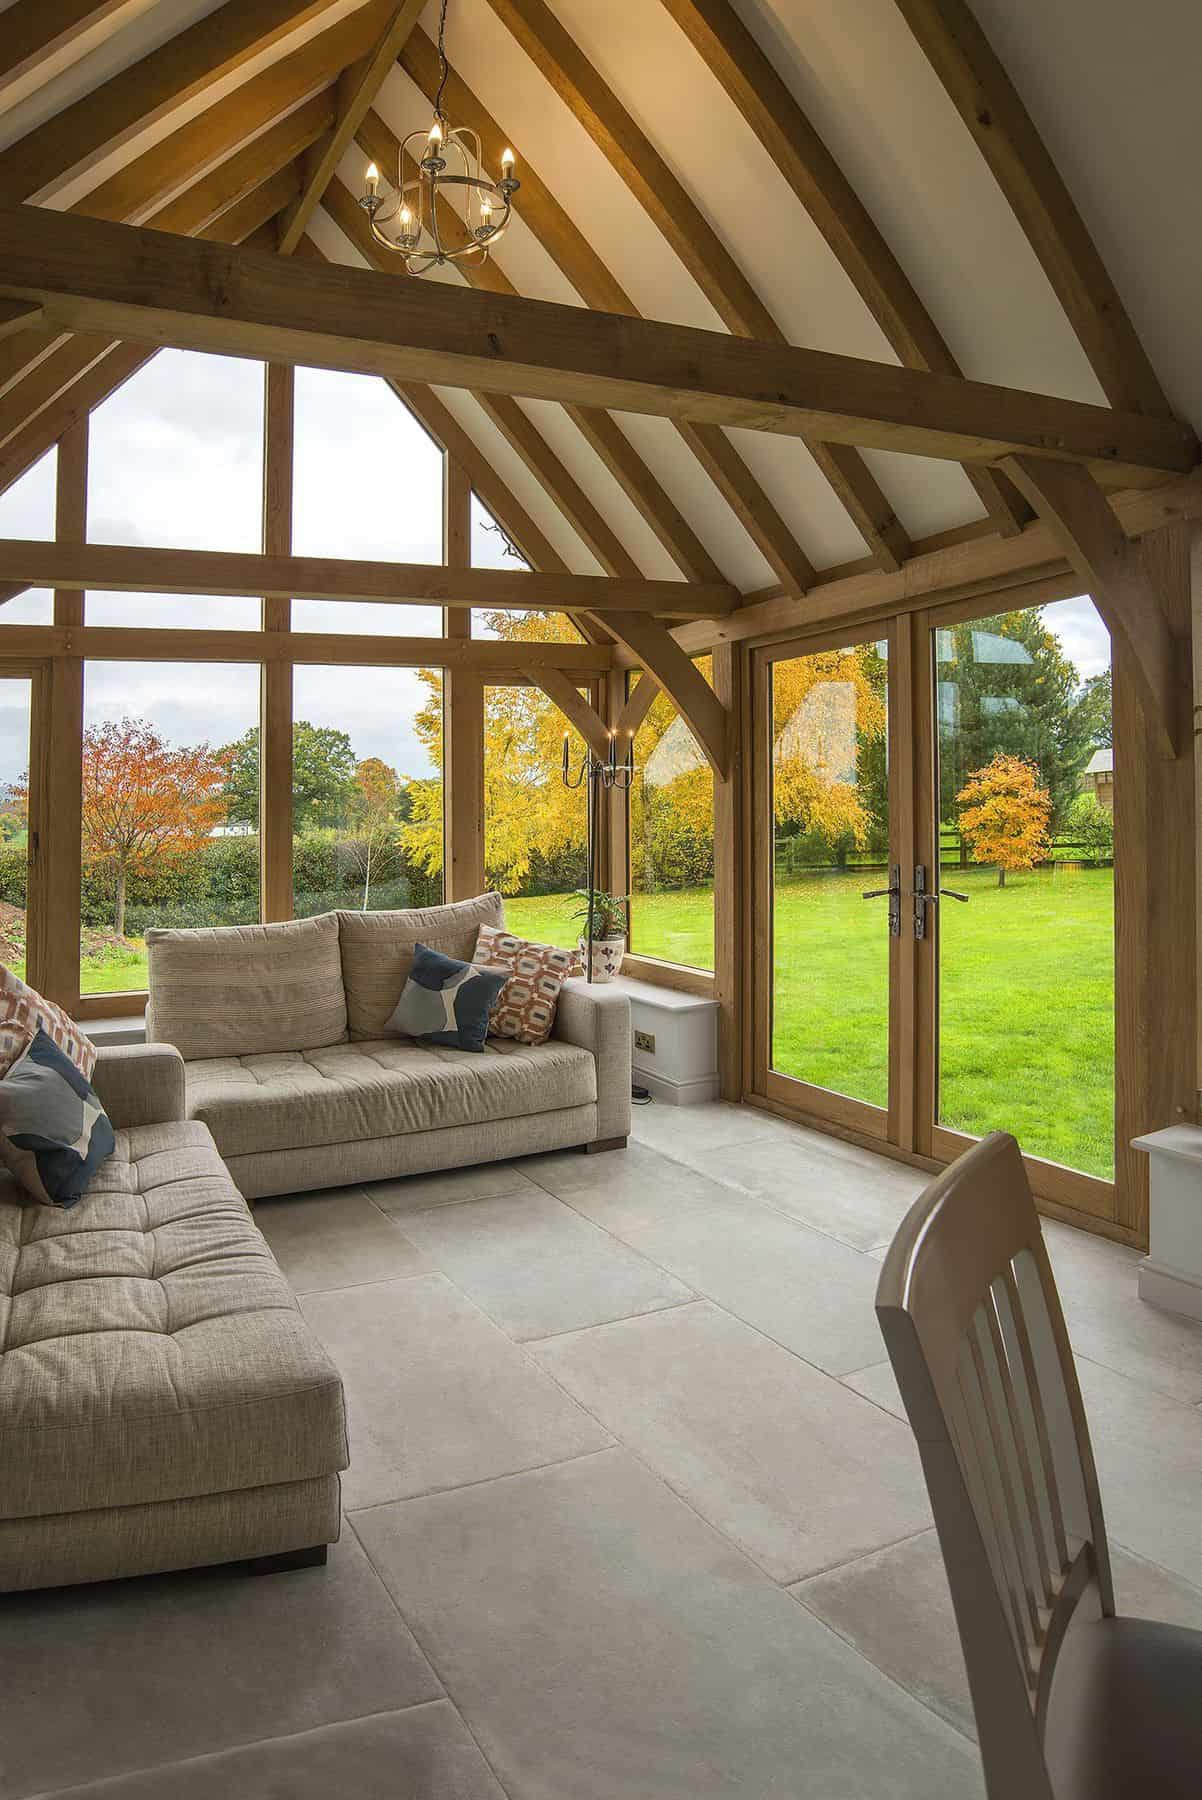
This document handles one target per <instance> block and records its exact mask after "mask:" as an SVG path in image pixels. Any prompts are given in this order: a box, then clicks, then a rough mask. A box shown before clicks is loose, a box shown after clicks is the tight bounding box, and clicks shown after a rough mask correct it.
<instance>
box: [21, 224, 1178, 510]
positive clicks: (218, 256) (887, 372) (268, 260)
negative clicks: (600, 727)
mask: <svg viewBox="0 0 1202 1800" xmlns="http://www.w3.org/2000/svg"><path fill="white" fill-rule="evenodd" d="M0 295H7V296H8V297H9V298H14V299H33V300H37V301H40V302H41V304H42V305H43V306H44V307H45V308H46V314H47V318H48V319H49V320H50V321H51V322H52V324H53V325H54V326H56V327H59V328H61V329H66V330H72V331H107V332H109V333H110V334H111V335H114V336H118V337H122V338H126V339H128V340H130V341H134V342H137V341H141V342H147V341H149V342H152V343H170V344H177V345H180V346H181V347H185V348H194V349H210V350H216V351H218V352H221V353H223V354H227V355H234V356H252V357H256V358H260V357H261V358H266V359H268V360H274V361H294V362H310V363H316V364H319V365H321V366H324V367H329V368H343V369H350V370H355V371H358V372H363V373H368V374H379V375H392V376H396V377H397V378H399V379H402V380H416V381H432V382H435V383H445V384H446V385H447V386H450V387H465V388H470V389H478V390H480V391H481V392H488V393H500V394H512V395H520V396H524V397H527V398H532V399H549V400H558V401H561V402H563V401H567V402H569V403H573V404H580V405H586V406H603V407H606V408H609V409H615V410H618V411H633V412H641V413H646V414H649V415H652V416H659V417H669V418H672V417H675V418H688V419H695V420H701V421H703V422H706V423H710V424H715V423H716V424H730V425H740V426H744V427H746V428H749V429H751V430H759V431H767V432H773V433H779V434H783V435H786V436H798V437H805V436H817V437H819V438H820V439H821V440H823V441H826V442H832V443H852V444H858V445H862V446H866V447H872V448H877V449H882V450H897V451H903V452H907V453H909V454H912V455H916V456H934V457H940V458H945V459H950V460H952V461H955V462H964V461H968V462H974V463H985V464H991V463H998V462H1000V461H1001V460H1002V459H1003V458H1004V457H1007V456H1011V455H1023V454H1026V453H1033V454H1036V455H1048V456H1052V457H1054V458H1056V459H1058V460H1063V461H1068V462H1079V463H1083V464H1085V465H1086V466H1088V467H1090V468H1092V469H1093V470H1094V471H1095V472H1096V473H1097V475H1098V477H1099V479H1100V480H1101V481H1103V482H1104V483H1105V484H1106V485H1108V486H1112V487H1115V486H1139V485H1148V484H1149V483H1150V482H1154V481H1155V480H1157V479H1159V478H1160V477H1162V476H1163V475H1165V474H1179V473H1184V472H1186V471H1188V470H1189V469H1190V468H1192V467H1193V465H1194V462H1195V460H1196V458H1197V455H1198V445H1197V440H1196V439H1195V437H1194V435H1193V433H1192V431H1190V430H1189V428H1188V427H1187V426H1185V425H1182V424H1180V423H1178V422H1177V421H1176V420H1173V419H1163V418H1153V417H1148V416H1146V415H1140V414H1132V413H1120V412H1115V411H1112V410H1111V409H1110V408H1108V407H1101V406H1090V405H1087V404H1085V403H1083V402H1081V401H1075V400H1064V399H1060V398H1058V397H1056V396H1052V395H1045V394H1032V393H1028V392H1026V391H1024V390H1021V389H1016V388H1005V387H997V386H993V385H991V384H989V383H986V382H979V381H965V380H963V379H960V378H958V377H956V376H950V375H937V374H933V373H930V372H929V371H926V370H918V369H903V368H898V367H894V366H893V365H892V364H883V363H874V362H869V361H866V360H863V359H861V358H857V357H850V356H839V355H835V354H832V353H831V352H828V351H817V350H805V349H800V348H796V347H793V346H790V345H783V346H782V345H777V344H761V343H755V342H751V341H747V340H742V339H738V338H733V337H729V336H728V335H727V334H726V333H724V332H710V331H699V330H696V329H694V328H691V327H687V326H680V325H666V324H660V323H658V322H655V321H652V320H647V319H629V318H620V317H615V316H613V315H609V314H603V313H585V312H583V311H581V309H580V308H579V307H575V306H564V305H559V304H555V303H551V302H548V301H541V300H525V299H514V298H510V297H508V296H506V295H500V294H483V293H477V292H473V291H472V290H470V289H454V288H449V287H446V286H441V285H435V286H429V285H423V284H422V283H421V282H416V281H415V282H398V281H396V280H395V279H393V278H392V277H391V276H383V275H380V274H378V273H376V272H375V271H374V270H370V269H354V268H347V267H344V266H342V265H337V266H335V265H333V264H325V265H317V264H312V263H308V264H305V265H304V266H303V267H299V268H298V267H294V266H291V265H289V264H287V263H285V262H283V261H282V260H281V259H280V258H279V257H273V256H264V255H262V254H260V253H258V252H257V251H254V250H249V249H230V248H226V247H224V246H219V245H216V244H211V243H206V242H204V241H202V240H201V239H198V238H181V237H176V236H171V235H168V234H167V233H164V232H155V231H149V230H147V229H145V228H144V227H143V228H140V229H136V230H135V229H131V228H129V227H127V226H119V225H108V224H103V223H100V222H98V221H96V220H92V219H83V218H77V217H74V216H69V215H64V214H62V213H57V212H53V211H51V210H49V209H46V208H41V207H32V208H30V207H24V208H17V209H15V210H11V211H6V212H0Z"/></svg>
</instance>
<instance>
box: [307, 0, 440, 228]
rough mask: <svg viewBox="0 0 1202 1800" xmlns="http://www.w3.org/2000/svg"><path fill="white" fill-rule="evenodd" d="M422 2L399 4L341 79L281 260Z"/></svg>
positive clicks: (314, 205) (314, 208) (403, 0)
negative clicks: (330, 124)
mask: <svg viewBox="0 0 1202 1800" xmlns="http://www.w3.org/2000/svg"><path fill="white" fill-rule="evenodd" d="M425 3H426V0H401V3H400V5H398V6H396V7H394V9H393V11H392V14H391V15H390V17H389V19H388V21H387V23H386V24H385V26H384V29H383V31H382V32H381V34H380V37H379V40H378V41H377V43H376V45H375V48H374V49H373V50H372V52H371V55H370V56H368V57H365V58H364V59H363V61H362V62H360V63H357V64H354V65H352V66H351V67H350V68H348V69H346V70H345V71H344V73H343V79H342V81H341V82H340V84H339V96H338V117H337V123H336V124H335V126H334V129H333V130H332V131H331V132H330V133H329V134H328V135H327V136H326V137H325V138H323V139H322V141H321V142H320V143H319V144H316V145H314V147H313V151H312V154H311V157H310V160H309V163H308V165H307V166H306V169H305V180H304V186H303V187H302V189H301V191H300V193H299V194H298V195H297V197H296V199H295V201H294V202H293V204H292V205H291V206H290V207H289V208H288V210H287V212H286V213H285V214H284V217H283V218H282V220H281V221H280V255H281V256H291V255H292V252H293V251H294V250H295V249H296V247H297V245H298V244H299V243H300V241H301V239H302V238H303V237H304V235H305V232H306V230H307V228H308V225H309V221H310V219H311V218H312V217H313V214H314V213H315V212H316V211H317V208H318V207H319V206H320V205H321V200H322V196H323V194H324V193H325V191H326V189H327V188H328V187H329V185H330V182H331V181H332V180H333V177H334V171H335V170H336V169H337V167H338V164H339V163H340V162H341V161H342V158H343V155H344V154H345V152H346V151H347V150H348V149H349V148H350V146H351V144H352V143H353V142H354V138H355V133H356V132H357V131H358V129H359V127H360V125H361V124H362V123H363V120H364V119H365V118H366V116H367V113H368V112H369V110H370V108H371V104H372V101H373V100H374V99H375V97H376V95H377V93H378V92H379V90H380V88H381V87H382V86H383V84H384V80H385V77H386V76H387V75H388V73H389V71H390V70H391V69H392V66H393V64H394V63H395V62H396V59H397V57H398V56H399V55H400V53H401V51H402V50H403V49H404V47H405V40H406V39H407V38H408V36H409V34H410V32H412V30H413V28H414V26H415V25H416V24H417V21H418V19H419V18H420V16H421V13H422V9H423V7H424V6H425Z"/></svg>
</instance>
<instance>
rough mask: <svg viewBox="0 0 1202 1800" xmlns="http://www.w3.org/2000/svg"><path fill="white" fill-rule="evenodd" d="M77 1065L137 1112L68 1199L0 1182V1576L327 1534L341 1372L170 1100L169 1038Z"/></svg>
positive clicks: (227, 1181)
mask: <svg viewBox="0 0 1202 1800" xmlns="http://www.w3.org/2000/svg"><path fill="white" fill-rule="evenodd" d="M106 1077H107V1079H106ZM94 1080H95V1083H96V1086H97V1088H98V1091H99V1092H100V1094H101V1098H102V1099H103V1100H104V1101H105V1103H106V1106H107V1107H108V1109H109V1112H110V1116H112V1117H113V1118H114V1123H115V1124H117V1125H118V1126H121V1118H122V1114H123V1113H124V1114H125V1116H126V1117H127V1118H128V1117H130V1116H131V1115H132V1116H133V1117H134V1118H135V1119H136V1120H137V1121H138V1122H136V1123H133V1124H127V1125H125V1126H123V1127H121V1128H119V1129H118V1131H117V1148H116V1151H115V1153H114V1155H113V1156H112V1157H111V1158H110V1159H109V1161H108V1162H107V1163H105V1164H104V1165H103V1166H102V1168H101V1169H100V1171H99V1172H98V1174H97V1176H96V1178H95V1180H94V1182H93V1184H92V1187H91V1189H90V1190H89V1192H88V1194H87V1195H86V1197H85V1198H84V1200H82V1201H81V1202H80V1203H79V1204H78V1205H77V1206H75V1207H73V1208H71V1209H70V1210H69V1211H58V1210H56V1209H53V1208H50V1207H45V1206H40V1205H38V1204H37V1203H36V1202H35V1201H32V1200H29V1199H28V1198H26V1197H25V1196H24V1195H23V1194H22V1193H21V1192H20V1190H19V1189H17V1188H16V1187H15V1185H14V1184H12V1183H11V1182H5V1183H3V1184H0V1590H6V1589H14V1588H24V1587H40V1586H44V1585H48V1584H54V1583H62V1582H76V1581H91V1580H101V1579H104V1578H107V1577H109V1576H112V1575H126V1574H137V1573H142V1572H145V1571H147V1570H150V1569H163V1568H172V1567H184V1566H191V1565H194V1564H199V1563H209V1562H224V1561H229V1560H233V1559H235V1558H243V1557H265V1556H273V1555H280V1554H283V1553H287V1552H289V1551H296V1550H300V1549H306V1548H309V1547H312V1546H316V1545H318V1544H324V1543H326V1542H328V1541H330V1540H331V1539H332V1538H335V1537H336V1536H337V1534H338V1471H339V1470H341V1469H343V1468H345V1467H346V1463H347V1447H346V1429H345V1420H344V1412H343V1397H342V1384H341V1381H340V1379H339V1376H338V1372H337V1370H336V1369H335V1368H334V1366H333V1364H332V1363H331V1362H330V1360H329V1358H328V1357H327V1355H326V1353H325V1351H324V1350H323V1349H322V1347H321V1345H320V1344H319V1343H318V1341H317V1339H316V1338H315V1337H314V1336H313V1334H312V1332H311V1331H310V1330H309V1328H308V1326H307V1325H306V1323H305V1321H304V1319H303V1318H302V1316H301V1314H300V1311H299V1309H298V1307H297V1304H296V1301H295V1299H294V1298H293V1296H292V1293H291V1290H290V1289H289V1287H288V1284H287V1282H286V1281H285V1280H284V1277H283V1276H282V1275H281V1273H280V1271H279V1269H278V1267H277V1266H276V1263H275V1260H274V1258H273V1257H272V1255H271V1252H270V1250H269V1249H268V1247H267V1244H266V1243H265V1241H264V1239H263V1237H262V1235H261V1234H260V1232H259V1231H258V1230H257V1229H256V1227H255V1224H254V1222H253V1220H252V1218H251V1216H250V1213H249V1211H248V1209H247V1206H246V1203H245V1201H244V1200H243V1199H242V1196H241V1195H240V1194H239V1192H238V1190H237V1188H236V1187H235V1185H234V1183H233V1181H232V1179H231V1178H230V1175H229V1173H228V1171H227V1170H226V1168H225V1166H224V1164H223V1163H222V1161H221V1158H220V1156H219V1155H218V1153H217V1150H216V1147H215V1146H214V1143H213V1139H212V1136H211V1135H210V1133H209V1131H208V1130H207V1128H206V1127H205V1126H204V1125H203V1124H201V1123H199V1122H196V1121H185V1120H184V1119H183V1118H182V1117H180V1116H178V1115H179V1114H180V1113H182V1110H183V1069H182V1064H181V1063H180V1059H179V1058H178V1056H177V1055H176V1054H175V1052H173V1051H170V1050H163V1049H157V1050H156V1049H151V1048H137V1049H132V1050H128V1049H127V1050H124V1051H111V1050H110V1051H103V1052H102V1053H101V1056H100V1058H99V1060H98V1062H97V1067H96V1074H95V1077H94ZM156 1096H157V1102H158V1104H157V1105H156ZM164 1110H166V1111H168V1112H173V1113H175V1114H176V1116H175V1117H167V1118H154V1119H153V1120H152V1119H150V1118H149V1117H148V1115H150V1114H153V1113H155V1112H156V1111H164Z"/></svg>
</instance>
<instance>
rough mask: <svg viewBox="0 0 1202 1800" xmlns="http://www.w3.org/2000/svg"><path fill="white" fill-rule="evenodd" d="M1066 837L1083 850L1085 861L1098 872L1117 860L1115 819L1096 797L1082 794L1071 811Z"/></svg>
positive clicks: (1074, 802) (1083, 860) (1069, 812)
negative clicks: (1098, 868)
mask: <svg viewBox="0 0 1202 1800" xmlns="http://www.w3.org/2000/svg"><path fill="white" fill-rule="evenodd" d="M1065 836H1066V837H1068V838H1069V839H1070V840H1072V841H1073V842H1074V843H1078V844H1080V845H1082V847H1083V855H1082V858H1081V860H1082V862H1085V863H1088V865H1089V867H1090V868H1091V869H1096V868H1097V867H1099V865H1100V864H1102V863H1108V862H1113V860H1114V818H1113V816H1112V814H1111V813H1109V812H1108V811H1107V809H1106V808H1105V807H1104V806H1103V805H1102V803H1101V801H1100V800H1099V799H1098V798H1097V796H1096V795H1095V794H1078V795H1077V798H1076V799H1075V800H1074V801H1073V803H1072V805H1071V806H1070V807H1069V809H1068V817H1067V819H1066V820H1065Z"/></svg>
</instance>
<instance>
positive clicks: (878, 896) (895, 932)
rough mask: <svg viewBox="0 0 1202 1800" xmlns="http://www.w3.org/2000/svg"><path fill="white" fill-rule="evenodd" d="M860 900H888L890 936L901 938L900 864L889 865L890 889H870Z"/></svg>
mask: <svg viewBox="0 0 1202 1800" xmlns="http://www.w3.org/2000/svg"><path fill="white" fill-rule="evenodd" d="M860 898H861V900H885V899H887V900H888V902H889V936H890V937H900V936H901V864H900V863H891V864H890V865H889V886H888V887H884V888H869V889H868V892H867V893H866V894H861V895H860Z"/></svg>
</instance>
